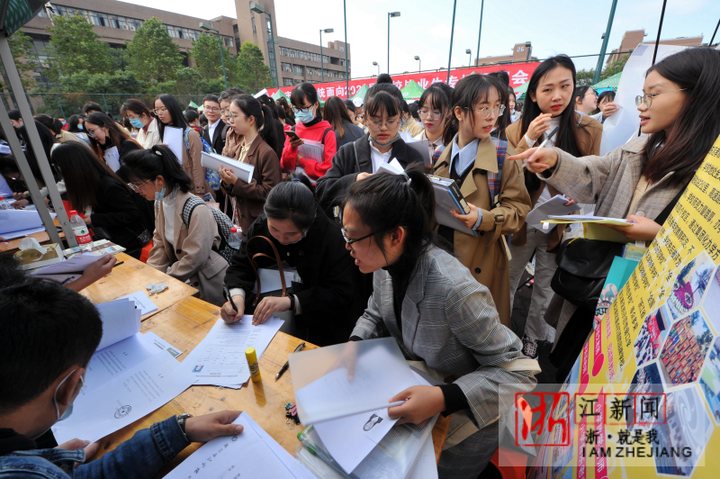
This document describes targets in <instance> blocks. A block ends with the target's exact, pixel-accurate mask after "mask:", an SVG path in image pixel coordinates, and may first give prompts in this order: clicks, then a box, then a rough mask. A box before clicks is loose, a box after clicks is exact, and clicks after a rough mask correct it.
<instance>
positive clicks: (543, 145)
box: [523, 126, 560, 168]
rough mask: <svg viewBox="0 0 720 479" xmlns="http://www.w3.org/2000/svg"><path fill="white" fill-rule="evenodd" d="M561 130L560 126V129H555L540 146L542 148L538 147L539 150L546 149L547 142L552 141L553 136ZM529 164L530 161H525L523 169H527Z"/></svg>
mask: <svg viewBox="0 0 720 479" xmlns="http://www.w3.org/2000/svg"><path fill="white" fill-rule="evenodd" d="M559 129H560V127H559V126H558V127H555V129H554V130H553V131H551V132H550V134H548V136H547V138H545V141H543V142H542V143H541V144H540V146H538V150H540V149H542V148H545V144H547V142H548V141H550V138H552V137H553V136H555V133H557V132H558V130H559ZM527 164H528V160H525V161H524V162H523V168H525V166H527Z"/></svg>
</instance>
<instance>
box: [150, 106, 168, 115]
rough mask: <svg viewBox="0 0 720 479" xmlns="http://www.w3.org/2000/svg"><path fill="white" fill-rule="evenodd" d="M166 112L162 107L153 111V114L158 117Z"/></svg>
mask: <svg viewBox="0 0 720 479" xmlns="http://www.w3.org/2000/svg"><path fill="white" fill-rule="evenodd" d="M166 111H168V109H167V108H165V107H164V106H161V107H160V108H155V109H154V110H153V113H155V114H156V115H159V114H160V113H165V112H166Z"/></svg>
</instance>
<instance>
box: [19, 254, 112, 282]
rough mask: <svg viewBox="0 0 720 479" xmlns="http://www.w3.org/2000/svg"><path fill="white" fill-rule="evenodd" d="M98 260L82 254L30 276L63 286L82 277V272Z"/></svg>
mask: <svg viewBox="0 0 720 479" xmlns="http://www.w3.org/2000/svg"><path fill="white" fill-rule="evenodd" d="M98 260H99V258H98V257H97V256H95V255H92V254H88V253H83V254H79V255H76V256H73V257H72V258H69V259H66V260H64V261H61V262H59V263H55V264H51V265H50V266H46V267H44V268H40V269H37V270H35V271H33V272H32V273H30V274H31V275H32V276H37V277H40V278H45V279H50V280H53V281H57V282H59V283H62V284H65V283H68V282H70V281H75V280H77V279H79V278H80V277H81V276H82V275H83V272H85V269H87V267H88V266H90V265H91V264H93V263H95V262H97V261H98Z"/></svg>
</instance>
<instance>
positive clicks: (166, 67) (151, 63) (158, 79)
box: [126, 17, 183, 85]
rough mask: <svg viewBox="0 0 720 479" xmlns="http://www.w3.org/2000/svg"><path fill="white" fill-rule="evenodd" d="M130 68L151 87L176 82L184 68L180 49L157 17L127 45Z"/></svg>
mask: <svg viewBox="0 0 720 479" xmlns="http://www.w3.org/2000/svg"><path fill="white" fill-rule="evenodd" d="M126 53H127V60H128V69H129V70H130V71H132V72H133V73H135V76H136V77H137V78H138V80H141V81H145V82H147V83H149V84H152V85H157V84H158V83H162V82H167V81H170V80H174V79H175V77H176V75H177V72H178V70H179V69H180V68H182V59H183V57H182V54H181V53H180V48H179V47H178V46H177V45H176V44H175V43H173V40H172V38H171V37H170V35H169V34H168V32H167V30H166V29H165V27H164V26H163V24H162V22H161V21H160V20H158V19H157V18H156V17H152V18H150V19H149V20H147V21H145V22H144V23H143V24H142V26H141V27H140V28H138V29H137V31H136V32H135V36H134V37H133V39H132V40H131V41H130V42H127V50H126Z"/></svg>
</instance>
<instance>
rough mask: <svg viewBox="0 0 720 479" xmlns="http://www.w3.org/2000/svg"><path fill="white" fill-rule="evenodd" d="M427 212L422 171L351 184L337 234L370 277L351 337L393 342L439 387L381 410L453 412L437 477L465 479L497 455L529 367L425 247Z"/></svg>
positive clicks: (488, 305) (465, 285)
mask: <svg viewBox="0 0 720 479" xmlns="http://www.w3.org/2000/svg"><path fill="white" fill-rule="evenodd" d="M434 207H435V197H434V194H433V189H432V186H431V185H430V182H429V180H428V179H427V177H426V176H425V175H424V174H423V169H422V165H418V166H412V167H410V168H408V170H407V171H406V173H405V175H394V174H390V173H376V174H375V175H373V176H371V177H369V178H366V179H363V180H360V181H357V182H355V183H354V184H353V185H352V186H351V188H350V192H349V196H348V198H347V199H346V201H345V202H344V205H343V217H342V222H343V230H342V232H343V236H344V238H345V241H346V242H347V247H348V249H349V250H350V251H351V253H350V255H351V256H352V257H353V258H354V259H355V264H356V265H357V266H358V267H359V268H360V271H361V272H363V273H374V291H373V295H372V296H371V298H370V300H369V301H368V306H367V309H366V310H365V313H364V314H363V315H362V316H361V317H360V319H359V320H358V322H357V324H356V325H355V329H354V330H353V332H352V336H351V338H350V339H351V340H355V341H358V340H364V339H370V338H379V337H387V336H392V337H393V338H395V340H396V341H397V342H398V345H399V346H400V349H401V350H402V351H403V354H404V355H405V357H406V359H408V360H410V361H421V362H422V366H421V367H422V368H423V369H425V370H426V372H428V373H429V374H430V375H431V376H433V377H434V378H436V379H438V381H437V384H438V385H437V386H414V387H411V388H409V389H406V390H405V391H398V394H397V395H396V396H395V397H394V398H392V399H391V401H399V400H405V403H404V404H403V405H401V406H398V407H393V408H390V409H389V411H388V412H389V414H390V416H391V417H401V420H400V422H413V423H420V422H422V421H424V420H426V419H428V418H430V417H432V416H434V415H436V414H439V413H443V414H452V415H453V418H452V422H451V425H450V431H451V433H450V434H449V435H448V438H447V441H446V444H445V450H444V451H443V454H442V456H441V457H440V463H439V464H438V470H439V472H440V477H442V478H473V479H474V478H476V477H477V476H478V474H479V473H480V472H482V470H483V469H484V468H485V466H486V465H487V462H488V461H489V460H490V458H491V457H492V455H493V453H494V452H495V450H496V448H497V443H498V427H497V421H498V419H499V417H500V415H501V414H504V413H505V412H506V411H509V410H511V409H512V405H513V397H514V393H516V392H521V391H528V390H530V389H532V388H533V387H534V385H535V378H534V377H533V372H534V370H535V371H536V370H537V363H536V362H535V361H533V360H530V359H527V358H525V357H524V356H523V354H522V353H521V352H520V350H521V349H522V344H521V342H520V340H519V339H518V337H517V336H515V334H513V333H512V331H510V330H509V329H508V328H506V327H505V326H503V325H502V324H501V323H500V320H499V317H498V313H497V310H496V309H495V304H494V303H493V300H492V296H491V295H490V291H489V290H488V289H487V288H486V287H485V286H483V285H481V284H480V283H478V282H477V281H476V280H475V278H473V276H472V274H471V273H470V271H468V269H467V268H466V267H465V266H463V265H462V264H461V263H460V262H459V261H458V260H457V259H455V258H454V257H453V256H451V255H450V254H448V253H447V252H445V251H443V250H442V249H440V248H438V247H437V246H435V245H434V244H433V235H434V234H433V232H432V229H431V222H432V216H433V214H434V213H433V211H434ZM500 384H503V385H504V389H503V390H502V394H500Z"/></svg>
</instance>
